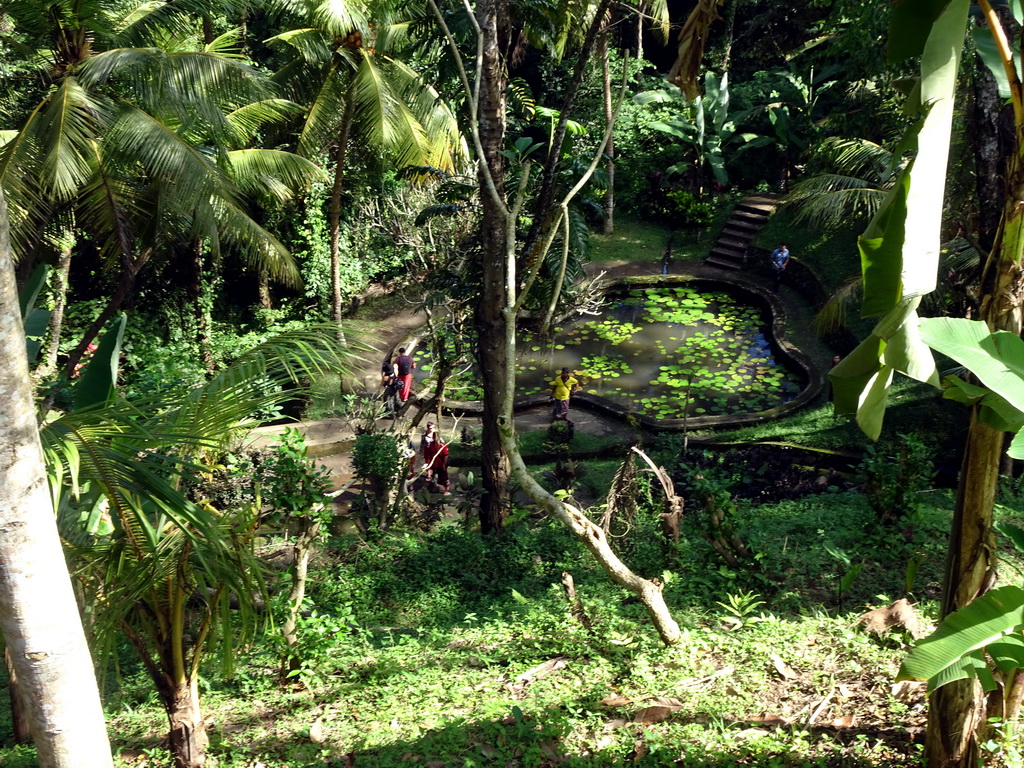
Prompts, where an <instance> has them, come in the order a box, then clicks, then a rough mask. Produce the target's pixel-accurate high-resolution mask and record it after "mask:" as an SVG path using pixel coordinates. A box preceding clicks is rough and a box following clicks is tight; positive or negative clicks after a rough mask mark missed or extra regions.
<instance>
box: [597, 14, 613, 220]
mask: <svg viewBox="0 0 1024 768" xmlns="http://www.w3.org/2000/svg"><path fill="white" fill-rule="evenodd" d="M610 22H611V15H610V14H609V15H607V16H606V17H605V21H604V26H603V28H602V29H601V34H600V36H599V37H598V38H597V55H598V57H599V58H600V59H601V91H602V95H603V97H604V124H605V128H606V130H608V131H609V133H608V143H607V144H606V145H605V149H604V153H605V154H606V155H607V156H608V162H607V163H606V164H605V172H606V173H607V174H608V189H607V191H606V192H605V193H604V222H603V223H602V226H601V231H602V232H603V233H604V234H606V235H610V234H611V233H612V232H614V231H615V139H614V138H613V137H612V134H611V128H612V125H613V123H614V120H615V111H614V110H613V109H612V73H611V68H610V67H609V64H608V36H609V34H610V31H609V24H610Z"/></svg>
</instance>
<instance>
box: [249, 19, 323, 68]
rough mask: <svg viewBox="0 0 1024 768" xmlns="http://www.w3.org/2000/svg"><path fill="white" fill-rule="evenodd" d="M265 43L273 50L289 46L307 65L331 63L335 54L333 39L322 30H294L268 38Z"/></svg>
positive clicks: (310, 28)
mask: <svg viewBox="0 0 1024 768" xmlns="http://www.w3.org/2000/svg"><path fill="white" fill-rule="evenodd" d="M264 42H266V43H267V45H269V46H270V47H271V48H279V47H281V46H282V45H287V46H289V47H291V48H292V49H294V50H295V52H296V53H297V54H298V55H299V56H300V57H301V58H302V60H303V61H305V62H306V63H312V64H316V65H317V66H320V65H321V64H323V62H325V61H330V59H331V55H332V54H333V52H334V45H333V39H332V38H331V36H330V35H328V34H327V33H326V32H324V30H322V29H316V28H314V27H307V28H304V29H292V30H289V31H287V32H282V33H281V34H279V35H274V36H273V37H270V38H267V40H265V41H264Z"/></svg>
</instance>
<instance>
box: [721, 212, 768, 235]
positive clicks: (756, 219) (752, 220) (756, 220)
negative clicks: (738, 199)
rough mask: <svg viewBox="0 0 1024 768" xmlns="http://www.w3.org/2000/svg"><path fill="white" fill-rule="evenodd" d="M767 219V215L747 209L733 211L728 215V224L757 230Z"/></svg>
mask: <svg viewBox="0 0 1024 768" xmlns="http://www.w3.org/2000/svg"><path fill="white" fill-rule="evenodd" d="M766 221H768V217H767V216H762V215H761V214H755V213H750V212H749V211H733V212H732V216H730V217H729V221H728V224H729V226H737V227H745V228H747V229H751V230H754V231H756V230H759V229H761V227H763V226H764V225H765V222H766Z"/></svg>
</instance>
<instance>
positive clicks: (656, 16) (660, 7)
mask: <svg viewBox="0 0 1024 768" xmlns="http://www.w3.org/2000/svg"><path fill="white" fill-rule="evenodd" d="M647 6H648V8H647V12H648V13H649V14H650V16H651V18H652V21H653V23H654V28H655V29H656V30H657V31H658V34H659V35H660V36H661V39H662V41H664V42H666V43H667V42H668V33H669V26H670V23H671V20H670V18H669V13H668V0H651V1H650V2H648V3H647Z"/></svg>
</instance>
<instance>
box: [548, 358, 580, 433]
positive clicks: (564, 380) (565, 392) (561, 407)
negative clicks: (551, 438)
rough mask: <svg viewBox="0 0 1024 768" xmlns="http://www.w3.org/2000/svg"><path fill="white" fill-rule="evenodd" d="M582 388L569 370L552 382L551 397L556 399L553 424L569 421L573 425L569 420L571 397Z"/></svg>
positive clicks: (552, 413)
mask: <svg viewBox="0 0 1024 768" xmlns="http://www.w3.org/2000/svg"><path fill="white" fill-rule="evenodd" d="M579 388H580V383H579V381H577V380H576V377H575V376H573V375H572V372H571V371H570V370H569V369H568V368H563V369H562V372H561V373H560V374H559V375H558V376H556V377H555V378H553V379H552V380H551V396H552V397H553V398H555V407H554V410H553V411H552V412H551V423H552V424H554V423H555V422H556V421H567V422H569V423H570V424H572V420H571V419H570V418H569V397H570V396H571V395H572V394H574V393H575V392H576V390H577V389H579Z"/></svg>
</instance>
